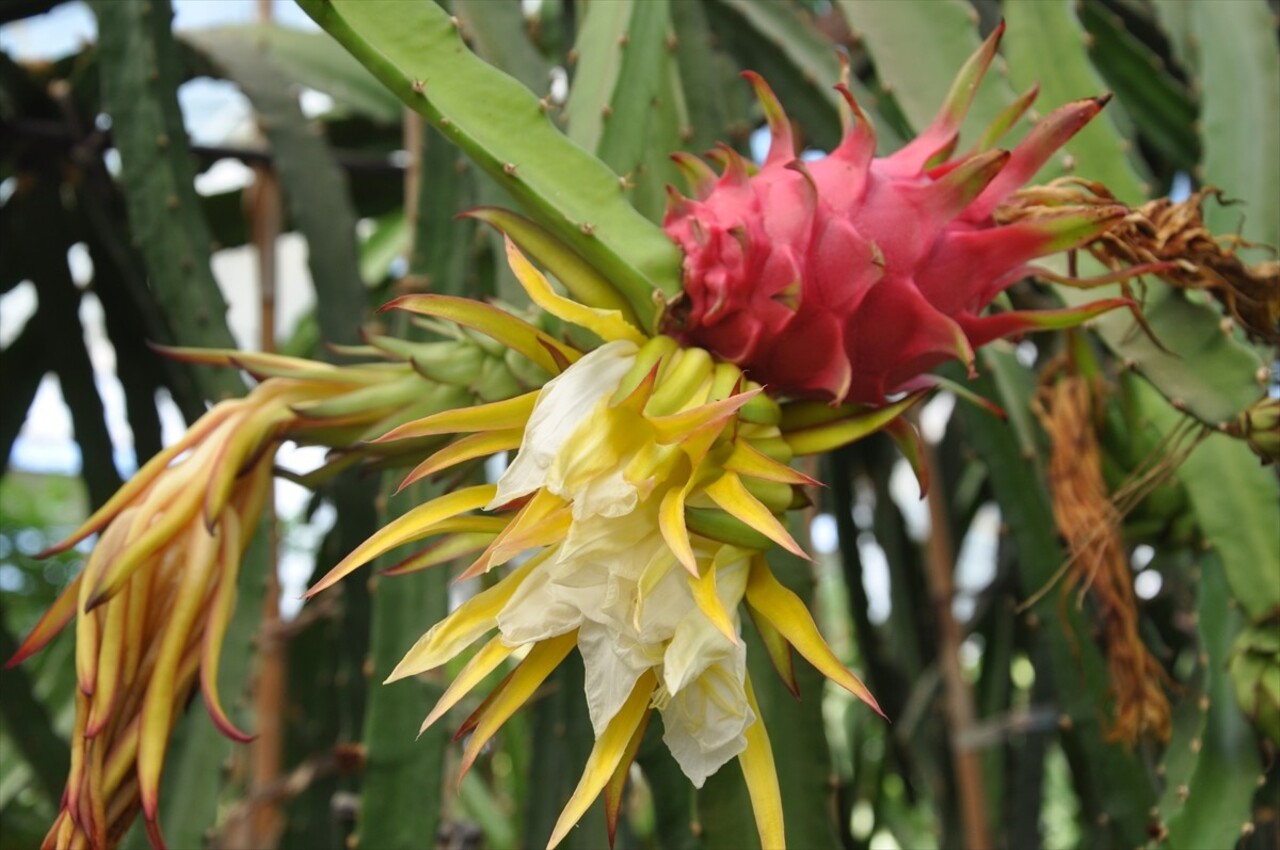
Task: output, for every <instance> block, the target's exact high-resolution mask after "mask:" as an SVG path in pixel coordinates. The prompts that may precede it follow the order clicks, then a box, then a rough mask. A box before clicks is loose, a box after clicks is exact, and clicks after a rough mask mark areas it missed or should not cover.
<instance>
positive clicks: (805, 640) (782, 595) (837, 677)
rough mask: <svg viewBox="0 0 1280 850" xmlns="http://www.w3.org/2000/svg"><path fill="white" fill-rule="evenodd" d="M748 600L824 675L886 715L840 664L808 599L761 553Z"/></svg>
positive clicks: (749, 581)
mask: <svg viewBox="0 0 1280 850" xmlns="http://www.w3.org/2000/svg"><path fill="white" fill-rule="evenodd" d="M746 600H747V604H748V605H750V606H751V608H753V609H755V611H756V613H758V614H759V615H760V617H761V618H762V619H764V620H767V621H768V622H769V624H770V625H772V626H773V627H774V628H775V629H777V630H778V632H779V633H781V634H782V636H783V637H784V638H786V639H787V641H789V642H790V643H791V645H792V646H794V647H795V648H796V651H797V652H799V653H800V654H801V655H803V656H804V657H805V659H807V660H808V662H809V663H810V664H812V665H813V666H814V667H817V668H818V671H819V672H821V673H822V675H824V676H826V677H827V678H828V679H830V680H831V681H833V682H835V683H836V684H837V685H839V686H840V687H842V688H844V689H845V690H847V691H848V692H849V693H851V694H853V695H854V696H856V697H857V698H858V699H860V700H862V701H863V702H865V703H866V704H867V705H869V706H871V707H872V708H873V709H875V711H876V713H878V714H879V715H880V716H882V717H883V716H884V712H883V711H881V710H880V704H879V703H877V702H876V698H875V697H873V696H872V695H871V691H869V690H867V686H866V685H864V684H862V681H861V680H860V679H859V678H858V677H857V676H855V675H853V673H852V672H850V671H849V670H848V668H846V667H845V666H844V665H843V664H841V663H840V659H838V658H836V654H835V653H834V652H832V651H831V647H830V646H827V642H826V641H825V640H823V639H822V635H821V633H819V632H818V626H817V624H816V623H815V622H814V621H813V615H812V614H810V613H809V609H808V608H807V607H806V606H805V604H804V602H802V601H801V600H800V597H798V596H796V595H795V594H794V593H792V592H791V591H790V590H787V589H786V588H785V587H783V586H782V585H781V584H780V583H779V582H778V580H777V579H776V578H775V577H774V575H773V573H772V572H771V571H770V570H769V566H768V565H767V564H766V563H765V561H764V557H763V556H757V557H755V558H753V559H752V561H751V574H750V575H749V576H748V578H747V592H746Z"/></svg>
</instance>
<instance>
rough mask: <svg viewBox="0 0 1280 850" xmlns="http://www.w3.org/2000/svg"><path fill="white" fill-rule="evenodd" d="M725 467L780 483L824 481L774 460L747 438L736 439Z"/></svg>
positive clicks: (731, 470) (803, 483)
mask: <svg viewBox="0 0 1280 850" xmlns="http://www.w3.org/2000/svg"><path fill="white" fill-rule="evenodd" d="M724 468H725V469H727V470H729V471H730V472H736V473H738V474H739V475H745V476H747V477H748V478H758V479H760V480H761V481H776V482H778V483H779V484H801V485H818V486H821V484H822V482H821V481H818V480H816V479H813V478H810V477H809V476H808V475H805V474H804V473H803V472H801V471H800V470H798V469H792V468H791V467H789V466H787V465H786V464H785V463H781V462H779V461H776V460H774V459H773V458H771V457H769V456H768V455H766V454H765V453H764V452H762V451H760V450H759V449H757V448H755V447H754V446H752V445H751V444H750V443H748V442H747V441H746V440H736V441H735V442H734V444H733V453H732V454H730V455H729V457H728V459H727V460H725V462H724Z"/></svg>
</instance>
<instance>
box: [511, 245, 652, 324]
mask: <svg viewBox="0 0 1280 850" xmlns="http://www.w3.org/2000/svg"><path fill="white" fill-rule="evenodd" d="M503 240H504V241H505V242H506V245H507V264H508V265H510V266H511V271H513V272H515V275H516V279H517V280H519V281H520V285H521V286H523V287H524V291H525V292H527V293H528V294H529V300H530V301H532V302H533V303H534V304H537V305H538V306H539V307H541V308H542V309H543V310H546V311H547V312H548V313H550V314H551V315H553V316H555V317H556V318H558V319H562V320H563V321H566V322H569V323H571V324H574V325H577V326H578V327H581V328H586V329H587V330H589V331H591V332H592V333H594V334H595V335H596V336H598V337H600V338H601V339H603V340H604V341H605V342H613V341H615V340H619V339H625V340H629V341H631V342H634V343H635V344H637V345H639V344H641V343H643V342H645V341H646V340H648V337H647V336H645V335H644V334H643V333H641V331H640V329H639V328H637V327H636V326H635V325H633V324H631V323H630V322H628V321H627V320H626V319H625V318H623V316H622V313H621V311H619V310H606V309H601V308H598V307H588V306H586V305H585V304H580V303H578V302H577V301H574V300H572V299H569V298H565V297H563V296H561V295H557V294H556V291H555V290H554V289H552V288H551V284H550V283H549V282H548V281H547V279H546V277H544V276H543V274H542V272H540V271H538V270H537V269H536V268H534V266H533V263H530V262H529V260H528V258H527V257H525V255H524V254H523V253H522V252H521V251H520V249H519V248H517V247H516V244H515V243H514V242H512V241H511V237H509V236H505V235H504V236H503Z"/></svg>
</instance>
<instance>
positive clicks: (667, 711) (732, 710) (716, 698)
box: [662, 643, 755, 788]
mask: <svg viewBox="0 0 1280 850" xmlns="http://www.w3.org/2000/svg"><path fill="white" fill-rule="evenodd" d="M745 675H746V649H745V647H744V646H743V645H742V644H741V643H739V644H738V645H737V646H734V647H732V651H731V652H730V653H729V655H728V657H726V658H725V659H723V660H721V661H718V662H716V663H713V664H711V665H710V666H709V667H707V668H706V670H704V671H703V673H702V675H701V676H699V677H698V678H696V679H694V680H693V681H691V682H689V683H688V684H687V685H686V686H685V687H684V688H682V689H681V690H680V692H679V693H675V694H672V695H671V700H670V702H669V703H667V706H666V708H664V709H663V711H662V724H663V733H662V740H663V741H664V742H665V743H666V745H667V748H668V749H669V750H671V755H672V756H673V757H674V758H675V760H676V763H677V764H679V765H680V769H681V770H682V771H684V775H685V776H687V777H689V780H690V781H691V782H692V783H693V784H694V785H695V786H696V787H698V788H701V787H702V784H703V783H704V782H705V781H706V779H707V777H708V776H710V775H711V774H713V773H715V772H716V771H717V770H719V769H720V768H721V766H723V765H724V763H725V762H727V761H729V759H731V758H733V757H734V756H736V755H738V754H739V753H741V752H742V751H743V750H744V749H746V746H747V739H746V734H745V733H746V730H747V727H748V726H750V725H751V723H752V722H753V721H754V720H755V713H754V712H752V710H751V706H750V705H748V704H747V695H746V690H745V688H744V686H743V679H744V677H745Z"/></svg>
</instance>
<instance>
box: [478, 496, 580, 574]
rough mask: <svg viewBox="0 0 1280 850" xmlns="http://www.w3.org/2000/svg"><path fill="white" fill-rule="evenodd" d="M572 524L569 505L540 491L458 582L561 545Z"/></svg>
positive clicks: (557, 497)
mask: <svg viewBox="0 0 1280 850" xmlns="http://www.w3.org/2000/svg"><path fill="white" fill-rule="evenodd" d="M572 523H573V514H572V508H571V507H570V505H569V504H568V503H567V502H565V501H564V500H563V499H561V498H560V497H559V496H557V495H555V494H554V493H551V492H549V491H547V490H538V491H537V492H535V493H534V494H533V498H532V499H530V500H529V501H528V502H526V503H525V505H524V507H522V508H521V509H520V511H519V513H517V514H516V515H515V517H514V518H513V519H512V520H511V521H510V522H509V523H507V526H506V528H504V529H503V530H502V532H501V533H500V534H499V535H498V536H497V537H496V538H495V539H494V541H493V542H492V543H490V544H489V547H488V548H487V549H485V551H484V552H483V553H481V555H480V557H478V558H476V560H475V561H474V562H473V563H472V564H471V566H469V567H467V568H466V569H465V570H463V571H462V572H461V573H460V574H459V575H458V578H457V580H458V581H465V580H467V579H469V578H474V577H475V576H478V575H481V574H482V573H486V572H488V571H489V570H491V569H493V568H494V567H497V566H501V565H502V564H505V563H506V562H507V561H509V560H511V559H512V558H514V557H515V556H516V555H518V554H520V553H521V552H523V551H525V550H526V549H534V548H536V547H538V546H546V545H549V544H551V543H559V542H560V541H561V540H563V539H564V537H565V535H566V534H568V532H569V527H570V525H572Z"/></svg>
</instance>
